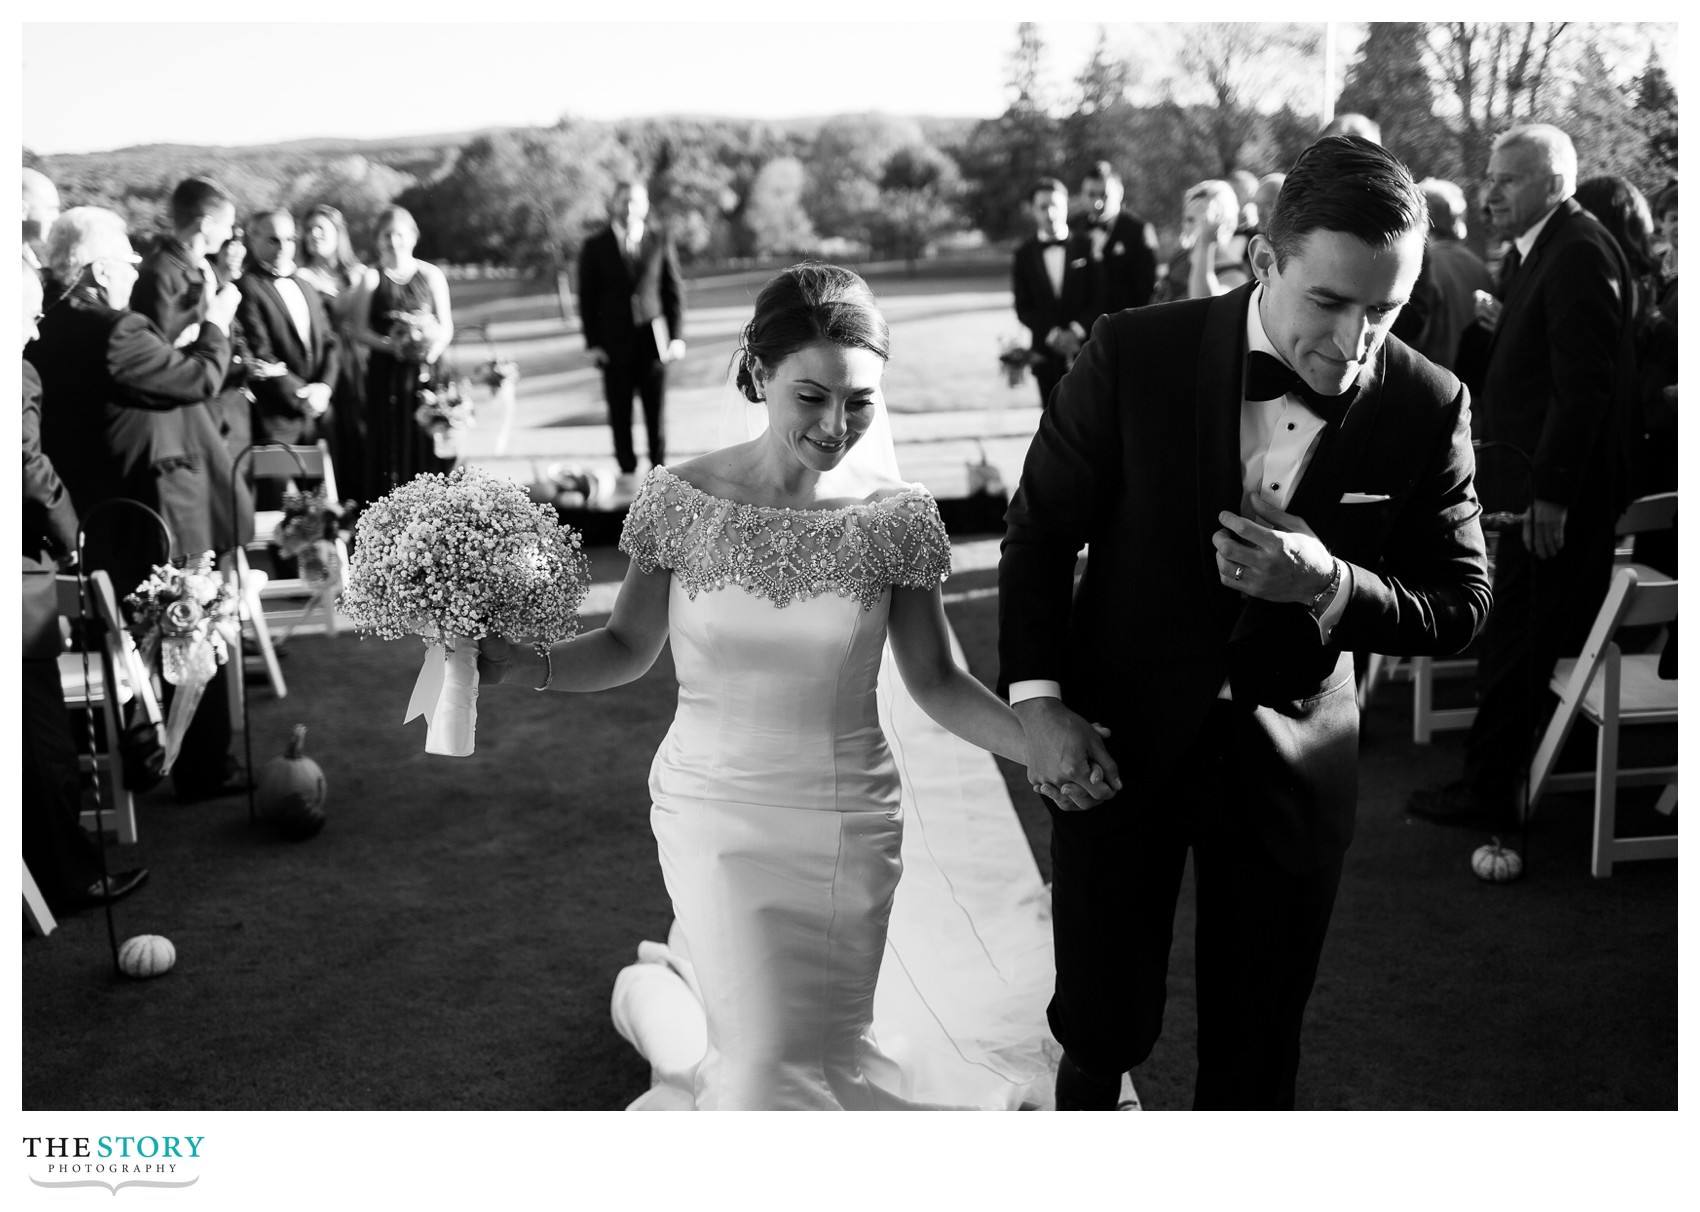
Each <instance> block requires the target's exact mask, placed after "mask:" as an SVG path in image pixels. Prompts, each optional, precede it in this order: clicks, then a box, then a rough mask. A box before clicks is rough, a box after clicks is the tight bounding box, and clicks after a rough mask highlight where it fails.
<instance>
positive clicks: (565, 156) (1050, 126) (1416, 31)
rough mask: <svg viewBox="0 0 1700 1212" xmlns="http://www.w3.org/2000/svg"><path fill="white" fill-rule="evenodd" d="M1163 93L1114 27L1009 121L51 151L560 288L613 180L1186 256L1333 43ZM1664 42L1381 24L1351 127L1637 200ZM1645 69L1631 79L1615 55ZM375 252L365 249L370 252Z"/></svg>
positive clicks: (1215, 63) (858, 235) (936, 235)
mask: <svg viewBox="0 0 1700 1212" xmlns="http://www.w3.org/2000/svg"><path fill="white" fill-rule="evenodd" d="M1168 28H1169V29H1170V30H1171V31H1173V32H1174V34H1175V36H1176V37H1177V38H1178V43H1177V45H1176V48H1175V50H1174V53H1173V55H1172V57H1171V60H1170V62H1169V64H1168V66H1169V68H1170V70H1169V71H1168V72H1167V73H1165V74H1164V75H1163V76H1162V78H1160V79H1150V78H1148V77H1149V76H1150V75H1151V71H1150V68H1149V67H1148V66H1146V65H1142V64H1140V63H1138V62H1135V61H1134V60H1132V59H1130V58H1128V57H1125V56H1122V55H1118V54H1117V53H1116V52H1115V51H1114V50H1113V49H1112V47H1111V44H1110V41H1109V37H1108V34H1107V32H1106V31H1104V30H1103V29H1102V28H1100V31H1099V35H1098V39H1097V42H1096V44H1095V46H1094V47H1093V49H1092V52H1091V54H1090V56H1089V57H1088V59H1087V61H1086V63H1084V64H1083V65H1082V66H1081V67H1080V69H1079V71H1078V72H1077V74H1076V75H1075V77H1074V78H1073V80H1072V84H1071V87H1070V88H1069V90H1068V92H1067V95H1065V96H1062V97H1051V96H1048V95H1046V90H1045V86H1044V80H1045V79H1046V78H1047V76H1046V69H1047V67H1048V64H1047V55H1048V51H1047V48H1046V47H1045V45H1044V42H1043V40H1042V38H1041V36H1040V33H1039V29H1038V27H1037V26H1036V25H1033V24H1031V23H1023V24H1022V25H1020V26H1019V27H1018V28H1017V30H1016V33H1015V45H1014V47H1013V48H1012V51H1011V53H1010V55H1009V58H1008V65H1007V66H1008V77H1007V84H1008V97H1009V100H1008V104H1007V107H1006V108H1005V110H1004V112H1003V113H1002V114H1000V115H998V116H997V117H995V118H990V119H985V120H980V121H975V120H963V119H955V120H952V119H937V118H913V117H900V116H891V115H884V114H875V113H869V114H848V115H841V116H838V117H834V118H828V119H823V120H812V121H808V120H797V121H789V122H763V121H752V120H737V119H632V120H626V121H620V122H591V121H585V120H581V119H576V118H572V117H565V118H563V119H561V120H560V121H559V122H557V123H555V124H554V125H552V126H548V127H530V128H514V129H501V130H490V131H483V132H473V133H468V134H460V135H444V136H437V137H434V138H416V139H396V140H371V141H358V142H357V141H349V140H316V141H302V142H298V143H290V144H281V145H275V146H269V147H252V148H198V147H182V146H166V147H157V146H156V147H143V148H131V149H125V150H122V151H115V152H104V153H94V154H87V155H65V156H36V155H33V154H31V153H30V152H29V151H28V150H27V149H26V150H25V153H24V160H25V163H26V164H30V165H32V166H34V167H37V168H40V169H41V170H42V171H43V172H45V173H46V174H47V175H48V176H49V177H51V178H52V179H53V180H54V181H55V182H56V183H57V184H58V186H59V188H60V191H61V194H62V196H63V197H64V200H65V204H66V205H67V206H72V205H79V204H85V203H89V204H97V205H104V206H110V207H113V208H114V209H117V210H119V211H120V212H121V213H123V214H124V215H125V216H126V218H127V219H128V220H129V221H130V223H131V227H132V230H134V231H142V232H147V231H153V230H161V229H163V227H164V226H165V224H164V208H165V203H166V200H167V199H168V197H169V195H170V191H171V189H172V187H173V186H174V185H175V184H176V182H177V181H178V180H180V179H182V178H183V177H185V176H190V175H196V174H204V175H210V176H213V177H215V178H216V179H218V180H220V181H221V182H223V183H224V184H225V185H226V187H227V188H229V189H230V190H231V191H232V192H233V193H234V194H235V195H236V196H237V198H238V200H239V201H240V202H241V204H242V207H243V209H244V210H245V211H246V210H255V209H259V208H262V207H270V206H285V207H288V208H289V209H290V210H292V211H294V212H296V213H299V212H300V211H302V210H304V209H305V208H307V207H308V206H311V205H313V204H315V203H319V202H328V203H330V204H332V205H334V206H337V207H338V208H340V209H341V210H342V211H343V213H344V215H345V216H346V217H347V218H348V221H349V226H350V231H351V233H352V234H353V235H354V237H355V240H356V244H357V246H361V245H363V244H364V242H365V241H366V239H367V238H368V237H369V234H370V232H371V231H372V229H373V226H374V224H375V221H376V218H377V216H378V214H379V212H380V211H381V210H382V209H383V208H384V207H386V206H389V205H392V204H396V205H401V206H405V207H407V208H408V209H409V210H410V211H412V212H413V214H414V216H415V217H416V218H417V219H418V221H419V227H420V232H421V235H420V244H419V253H420V255H421V256H424V257H427V258H430V259H433V260H438V261H444V262H450V263H455V264H501V265H510V266H516V267H520V268H523V269H528V270H537V271H548V270H553V269H555V268H558V267H559V266H561V265H562V264H566V263H569V262H570V261H571V259H572V258H573V257H575V256H576V253H577V249H578V246H579V245H580V244H581V243H582V241H583V240H584V238H585V237H586V236H587V235H589V234H590V233H591V232H593V231H594V230H595V229H596V228H597V226H598V225H599V224H600V223H601V222H602V221H603V213H604V205H605V201H606V199H607V198H608V196H609V195H610V194H611V192H612V190H613V188H614V186H615V184H616V183H617V182H618V181H619V180H621V179H622V178H626V177H632V176H637V177H641V178H643V179H646V180H647V181H648V182H649V185H650V193H651V197H652V201H653V203H654V204H655V206H656V207H657V210H658V213H660V214H661V215H664V216H665V217H666V220H667V222H668V223H669V225H670V227H671V228H672V230H673V232H674V235H675V239H676V241H677V243H678V246H679V249H680V253H681V256H682V257H683V258H684V259H685V261H686V262H687V263H690V264H696V265H713V264H725V263H729V262H735V261H737V260H740V259H746V258H776V257H788V256H797V255H810V254H812V255H823V256H829V257H839V258H849V259H855V258H861V257H882V258H883V257H900V258H904V259H907V260H909V261H911V262H913V261H914V260H916V259H919V258H920V257H922V256H925V255H927V253H928V252H929V250H930V249H932V248H933V247H935V246H936V244H937V243H938V242H939V241H940V240H942V239H944V238H945V237H947V236H948V235H950V234H951V233H957V232H961V233H978V234H979V235H981V236H983V237H984V238H986V239H988V240H993V241H998V240H1006V239H1009V238H1011V237H1014V236H1018V235H1021V234H1024V233H1025V232H1026V231H1027V229H1028V227H1029V220H1028V219H1027V216H1026V214H1025V209H1024V208H1025V202H1026V193H1027V190H1028V187H1029V186H1030V184H1031V182H1032V181H1033V180H1035V179H1036V178H1038V177H1041V176H1058V177H1061V178H1062V179H1063V180H1064V181H1065V182H1067V183H1068V184H1069V185H1070V187H1071V188H1073V187H1076V186H1077V185H1078V184H1079V182H1080V180H1081V178H1082V177H1083V176H1084V174H1085V171H1086V169H1087V167H1088V166H1089V165H1091V164H1092V163H1093V162H1094V161H1097V160H1108V161H1110V162H1111V163H1112V164H1114V165H1115V166H1116V167H1117V168H1118V169H1119V170H1120V171H1121V172H1122V174H1123V176H1124V179H1125V183H1126V187H1127V204H1128V205H1129V207H1130V208H1132V209H1134V210H1136V211H1138V212H1140V213H1141V214H1142V215H1144V216H1145V217H1146V218H1147V219H1149V220H1150V221H1152V222H1153V223H1154V224H1156V225H1157V226H1158V228H1159V230H1160V231H1162V232H1163V233H1164V234H1165V238H1166V239H1167V238H1170V237H1172V233H1173V231H1174V229H1175V228H1176V227H1177V225H1178V223H1179V218H1180V208H1181V197H1182V195H1183V194H1184V192H1185V190H1186V189H1187V188H1188V187H1189V186H1191V185H1193V184H1195V183H1196V182H1198V181H1200V180H1203V179H1206V178H1210V177H1223V176H1226V175H1227V174H1228V173H1230V172H1232V171H1234V170H1236V169H1247V170H1250V171H1252V172H1254V173H1258V174H1261V173H1264V172H1269V171H1274V170H1282V169H1285V168H1286V167H1287V166H1288V165H1289V164H1290V163H1291V162H1292V160H1293V159H1294V158H1295V157H1296V156H1297V155H1298V153H1299V152H1300V151H1301V150H1303V148H1304V147H1305V146H1306V145H1307V144H1308V143H1310V141H1311V140H1312V139H1313V138H1314V137H1315V135H1316V132H1317V131H1318V129H1319V128H1320V126H1321V125H1322V118H1321V114H1320V113H1319V112H1317V109H1318V106H1317V92H1318V90H1317V88H1316V81H1317V79H1318V78H1319V77H1320V74H1321V64H1320V59H1319V48H1320V42H1321V38H1322V35H1321V31H1320V29H1319V27H1318V26H1316V25H1315V24H1309V25H1306V24H1301V23H1275V22H1265V23H1255V24H1254V23H1231V22H1216V23H1194V24H1190V25H1178V26H1173V27H1168ZM1657 45H1658V37H1657V36H1656V27H1645V26H1633V25H1601V24H1595V25H1586V24H1577V23H1567V22H1522V23H1505V22H1447V23H1438V22H1378V23H1373V24H1370V25H1368V26H1367V27H1366V32H1365V34H1364V37H1363V39H1362V41H1361V43H1360V44H1359V45H1358V46H1357V48H1356V50H1355V52H1354V54H1353V57H1352V59H1351V62H1350V64H1349V66H1348V67H1347V70H1346V72H1345V75H1344V79H1343V84H1342V87H1341V90H1340V92H1339V95H1338V97H1337V99H1336V105H1335V108H1336V109H1337V110H1340V111H1347V110H1350V111H1355V112H1359V113H1363V114H1365V115H1367V116H1368V117H1370V118H1373V119H1375V120H1376V121H1378V122H1379V123H1380V124H1381V128H1382V134H1383V139H1384V141H1385V142H1386V144H1387V146H1388V147H1389V148H1390V149H1392V150H1393V151H1394V152H1395V153H1396V154H1398V155H1400V156H1401V157H1402V158H1403V159H1404V160H1405V161H1406V163H1407V164H1408V165H1409V166H1410V167H1411V169H1412V171H1413V172H1414V173H1415V174H1416V175H1417V176H1419V177H1422V176H1439V177H1445V178H1448V179H1450V180H1454V181H1457V182H1459V183H1460V184H1464V185H1468V184H1470V183H1472V182H1474V181H1476V180H1478V179H1479V177H1480V175H1481V173H1482V171H1483V168H1484V167H1485V165H1486V161H1487V151H1488V147H1489V145H1490V144H1491V141H1492V139H1493V136H1494V135H1495V134H1497V133H1498V132H1499V131H1500V130H1503V129H1505V128H1506V127H1507V126H1510V125H1512V124H1514V123H1517V122H1528V121H1549V122H1553V123H1556V124H1557V125H1559V126H1562V127H1564V128H1565V129H1566V130H1567V131H1568V132H1569V133H1570V134H1571V137H1572V138H1573V139H1574V141H1575V143H1576V146H1577V150H1578V153H1579V156H1580V158H1581V161H1582V175H1583V176H1590V175H1593V174H1596V173H1620V174H1622V175H1624V176H1627V177H1629V178H1630V179H1631V180H1633V181H1634V182H1635V183H1636V184H1637V185H1638V186H1640V187H1641V188H1642V190H1643V191H1644V192H1648V193H1651V192H1652V191H1653V190H1655V189H1657V188H1659V187H1660V186H1662V185H1663V184H1665V183H1666V182H1667V181H1668V180H1669V179H1671V178H1672V177H1674V176H1675V173H1676V165H1677V138H1676V119H1677V96H1676V89H1675V85H1674V83H1673V82H1672V80H1671V78H1670V76H1669V75H1668V73H1667V72H1666V70H1665V68H1664V66H1663V63H1662V62H1661V60H1660V57H1659V55H1658V51H1657ZM1614 61H1615V62H1618V63H1623V62H1626V61H1628V62H1637V63H1639V64H1640V65H1641V66H1640V69H1639V71H1638V72H1637V73H1636V74H1635V75H1634V77H1633V78H1631V79H1627V80H1620V79H1619V78H1618V77H1617V75H1616V74H1614V71H1613V69H1612V66H1611V64H1612V63H1613V62H1614ZM368 251H369V250H368Z"/></svg>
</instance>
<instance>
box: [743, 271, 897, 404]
mask: <svg viewBox="0 0 1700 1212" xmlns="http://www.w3.org/2000/svg"><path fill="white" fill-rule="evenodd" d="M819 341H830V342H832V343H833V344H834V345H843V346H853V347H857V348H861V349H866V350H871V351H872V352H873V353H876V354H878V355H879V356H880V359H881V360H882V361H884V360H885V359H886V358H888V357H890V352H889V350H890V345H891V330H890V329H889V328H888V327H887V325H886V322H885V317H884V316H882V315H880V311H879V308H878V307H877V306H876V305H875V304H874V292H873V291H871V290H869V289H868V284H867V283H866V282H864V281H862V279H861V278H860V277H858V276H857V275H856V274H853V273H851V272H850V271H849V270H848V269H841V268H840V267H838V266H836V265H820V264H816V263H813V262H811V263H808V264H804V265H793V266H792V267H791V268H790V269H787V270H784V271H783V272H781V273H780V275H779V276H778V277H776V278H774V279H773V280H772V281H771V282H769V283H768V284H767V285H766V286H764V287H762V290H761V294H760V295H758V296H757V297H756V314H755V315H754V316H752V317H750V322H749V323H748V324H746V325H744V340H743V347H742V348H741V349H740V350H739V351H738V353H737V355H736V356H737V361H738V375H737V380H736V382H737V386H738V390H739V391H741V392H742V393H743V394H744V398H745V399H746V400H749V401H750V402H751V403H755V402H757V401H759V400H760V398H761V396H760V394H759V393H758V392H757V391H756V379H755V368H756V364H757V363H758V362H759V363H760V364H761V365H763V366H765V367H767V368H768V369H769V370H770V371H771V370H772V369H773V368H774V367H775V366H778V365H779V364H780V363H781V362H783V361H784V360H785V359H786V358H789V357H790V356H791V355H792V354H794V353H796V352H797V351H798V350H799V349H802V348H804V347H805V346H808V345H813V344H815V343H816V342H819Z"/></svg>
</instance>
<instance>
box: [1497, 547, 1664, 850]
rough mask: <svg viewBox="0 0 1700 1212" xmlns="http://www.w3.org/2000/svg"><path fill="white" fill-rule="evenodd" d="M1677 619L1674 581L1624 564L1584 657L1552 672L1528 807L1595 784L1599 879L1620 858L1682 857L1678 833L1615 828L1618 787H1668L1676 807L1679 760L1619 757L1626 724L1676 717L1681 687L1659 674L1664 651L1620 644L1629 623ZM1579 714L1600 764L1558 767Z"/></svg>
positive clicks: (1561, 664) (1614, 576)
mask: <svg viewBox="0 0 1700 1212" xmlns="http://www.w3.org/2000/svg"><path fill="white" fill-rule="evenodd" d="M1675 619H1676V582H1675V581H1672V580H1657V581H1642V580H1641V579H1640V576H1639V575H1638V574H1637V572H1636V571H1635V569H1633V568H1630V567H1622V568H1619V569H1618V570H1617V571H1616V572H1615V573H1613V574H1612V581H1611V588H1610V590H1609V591H1607V593H1606V600H1605V602H1604V603H1602V604H1601V606H1600V612H1599V614H1598V615H1597V616H1595V619H1594V626H1593V629H1592V630H1591V631H1590V632H1589V633H1588V640H1587V643H1586V644H1585V645H1584V647H1583V649H1582V654H1581V656H1580V657H1578V658H1576V659H1575V660H1563V661H1560V662H1559V663H1558V665H1557V667H1556V668H1555V669H1554V671H1553V676H1552V688H1553V690H1554V691H1556V692H1557V693H1558V696H1559V704H1558V710H1557V711H1555V712H1554V713H1553V717H1552V720H1551V721H1550V722H1549V723H1548V724H1547V729H1546V733H1545V735H1544V736H1543V737H1542V738H1541V743H1540V746H1539V747H1538V748H1537V749H1536V751H1535V758H1534V761H1533V763H1532V764H1531V766H1530V770H1529V795H1528V800H1527V803H1528V806H1529V808H1528V810H1529V811H1530V812H1533V811H1534V808H1535V805H1537V804H1538V803H1539V802H1540V800H1541V798H1542V796H1544V795H1545V794H1546V793H1547V792H1548V791H1562V790H1574V789H1578V788H1583V787H1588V786H1592V787H1593V788H1594V841H1593V857H1592V860H1591V864H1590V866H1591V869H1592V871H1593V873H1594V876H1595V877H1596V878H1603V877H1605V876H1609V875H1610V874H1611V870H1612V865H1613V864H1614V863H1618V862H1629V861H1633V860H1637V859H1652V858H1675V857H1676V834H1675V833H1674V832H1673V833H1670V834H1668V835H1661V836H1658V837H1640V838H1619V837H1618V836H1617V834H1616V831H1617V790H1618V788H1619V787H1650V786H1662V787H1664V788H1665V791H1664V793H1663V795H1662V796H1661V797H1660V800H1659V804H1658V809H1659V811H1660V812H1663V813H1668V812H1669V811H1670V810H1672V809H1673V808H1674V806H1675V802H1676V800H1675V796H1676V782H1677V777H1676V775H1677V768H1676V764H1675V763H1674V762H1672V763H1671V764H1669V765H1660V766H1643V767H1636V768H1633V769H1625V768H1622V767H1620V765H1619V763H1618V746H1619V739H1620V733H1621V730H1622V729H1623V728H1624V727H1625V726H1626V725H1647V724H1674V723H1675V722H1676V706H1677V693H1676V681H1675V679H1670V680H1665V679H1662V678H1660V677H1659V674H1658V664H1659V657H1658V655H1657V654H1642V653H1632V654H1627V655H1626V654H1625V653H1624V652H1623V651H1622V649H1621V648H1620V647H1619V646H1618V643H1617V635H1618V632H1619V630H1620V629H1621V628H1624V627H1642V626H1657V625H1662V624H1669V623H1671V622H1673V621H1674V620H1675ZM1578 718H1581V719H1585V720H1587V721H1588V722H1589V723H1590V724H1592V725H1594V728H1595V730H1596V738H1595V768H1594V770H1592V771H1583V772H1578V773H1564V774H1558V773H1555V772H1554V766H1555V764H1556V763H1557V761H1558V757H1559V754H1561V753H1562V752H1563V751H1564V745H1565V742H1566V741H1567V740H1568V739H1569V737H1570V732H1571V729H1572V728H1574V726H1575V724H1576V721H1577V719H1578Z"/></svg>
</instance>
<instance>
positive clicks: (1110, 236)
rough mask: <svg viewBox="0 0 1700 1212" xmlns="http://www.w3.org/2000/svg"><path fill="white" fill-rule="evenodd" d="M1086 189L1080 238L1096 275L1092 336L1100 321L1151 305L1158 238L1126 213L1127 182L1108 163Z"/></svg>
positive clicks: (1089, 299) (1092, 277) (1087, 316)
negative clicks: (1104, 316)
mask: <svg viewBox="0 0 1700 1212" xmlns="http://www.w3.org/2000/svg"><path fill="white" fill-rule="evenodd" d="M1080 188H1081V192H1082V193H1084V194H1085V195H1086V227H1085V230H1084V231H1083V232H1081V233H1080V239H1081V242H1082V247H1084V249H1085V252H1086V257H1087V259H1088V261H1089V262H1090V271H1091V272H1090V274H1089V282H1090V285H1089V286H1088V288H1087V295H1086V309H1085V312H1084V313H1083V317H1082V321H1081V322H1082V324H1083V325H1084V326H1085V328H1086V329H1087V330H1088V331H1090V330H1091V328H1092V322H1093V321H1094V320H1096V319H1097V318H1098V317H1099V316H1103V315H1111V314H1114V313H1115V312H1118V311H1121V310H1123V309H1124V308H1128V307H1144V306H1145V305H1146V304H1147V303H1149V302H1151V292H1152V291H1153V290H1155V289H1156V287H1157V233H1156V231H1154V230H1153V229H1152V227H1151V224H1149V223H1147V222H1146V221H1145V220H1144V219H1142V218H1140V217H1139V216H1138V215H1136V214H1133V213H1132V212H1131V211H1124V210H1123V209H1122V179H1121V177H1120V176H1119V175H1118V174H1117V172H1116V170H1115V169H1114V168H1112V167H1111V166H1110V164H1109V162H1108V161H1104V160H1100V161H1098V163H1096V164H1094V165H1093V166H1092V171H1090V172H1089V173H1087V174H1086V180H1085V181H1084V182H1083V183H1082V184H1081V187H1080ZM1071 255H1073V256H1078V255H1079V254H1078V253H1073V252H1071Z"/></svg>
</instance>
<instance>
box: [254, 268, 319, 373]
mask: <svg viewBox="0 0 1700 1212" xmlns="http://www.w3.org/2000/svg"><path fill="white" fill-rule="evenodd" d="M255 277H256V278H257V279H258V281H259V283H260V288H261V290H262V291H263V292H264V295H265V300H266V310H267V311H268V312H270V313H271V320H270V325H271V330H272V332H273V334H274V335H275V337H276V338H277V339H279V340H280V341H281V342H283V343H285V347H284V348H282V349H279V350H278V351H277V352H278V353H279V354H280V355H282V357H283V360H284V362H285V364H287V365H289V366H290V369H291V370H296V371H297V372H298V373H299V369H298V368H299V367H300V366H301V365H302V363H303V362H304V361H305V360H306V353H307V351H306V350H305V349H303V348H302V347H301V334H300V333H298V332H296V331H295V318H294V317H293V316H291V315H290V314H289V307H288V305H287V304H285V303H284V301H283V294H282V293H281V292H280V291H279V290H278V288H277V281H276V279H274V278H273V277H272V276H271V275H270V274H266V273H258V274H256V275H255ZM290 350H293V351H294V352H295V358H294V359H293V360H291V359H290V357H289V352H290Z"/></svg>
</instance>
